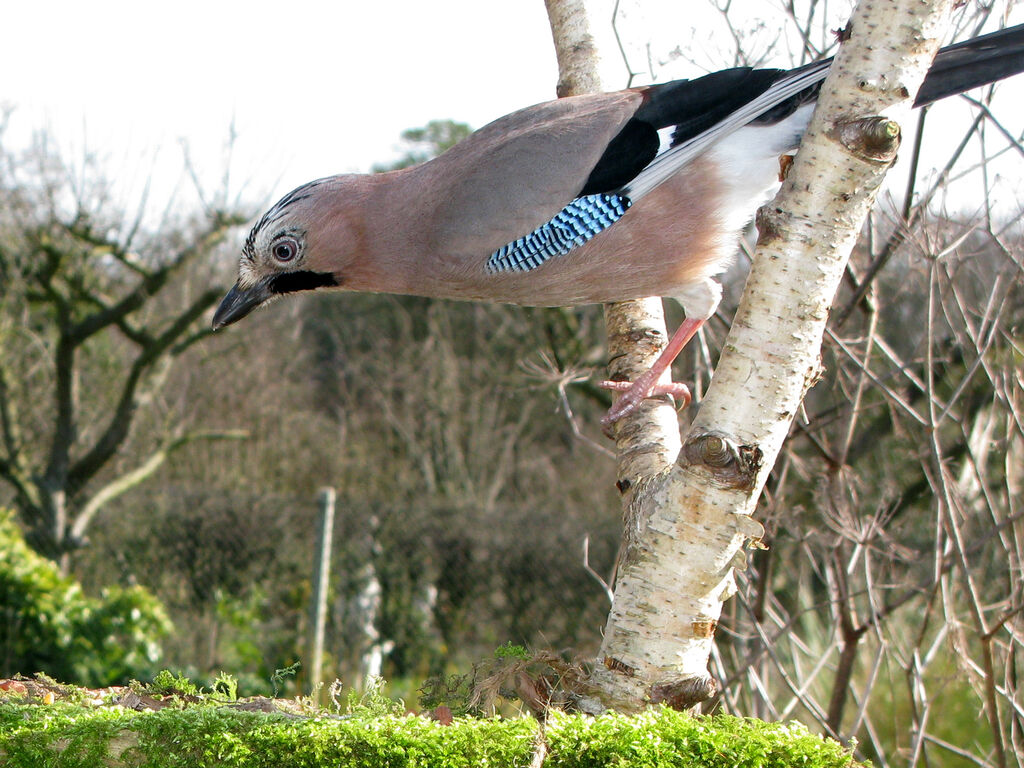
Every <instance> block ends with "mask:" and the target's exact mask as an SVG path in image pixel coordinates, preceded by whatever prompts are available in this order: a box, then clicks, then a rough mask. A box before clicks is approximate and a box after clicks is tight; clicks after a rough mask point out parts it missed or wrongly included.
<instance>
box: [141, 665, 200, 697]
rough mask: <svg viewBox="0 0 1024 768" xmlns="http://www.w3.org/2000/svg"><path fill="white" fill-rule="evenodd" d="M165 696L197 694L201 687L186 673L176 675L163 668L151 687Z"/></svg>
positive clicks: (154, 691) (151, 689)
mask: <svg viewBox="0 0 1024 768" xmlns="http://www.w3.org/2000/svg"><path fill="white" fill-rule="evenodd" d="M149 690H150V691H152V692H153V693H157V694H161V695H164V696H167V695H171V696H197V695H198V694H199V687H198V686H197V685H196V684H195V683H193V682H192V681H191V680H189V679H188V678H187V677H185V676H184V675H176V674H174V673H173V672H171V670H169V669H161V670H160V671H159V672H158V673H157V675H156V677H155V678H153V685H152V686H151V687H150V689H149Z"/></svg>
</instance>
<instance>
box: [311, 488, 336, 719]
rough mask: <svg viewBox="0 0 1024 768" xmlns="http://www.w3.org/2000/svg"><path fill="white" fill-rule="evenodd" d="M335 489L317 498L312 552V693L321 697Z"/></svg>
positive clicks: (323, 492)
mask: <svg viewBox="0 0 1024 768" xmlns="http://www.w3.org/2000/svg"><path fill="white" fill-rule="evenodd" d="M336 498H337V494H336V493H335V490H334V488H331V487H324V488H321V489H320V493H319V494H318V495H317V502H318V505H319V507H320V514H319V515H318V516H317V526H316V549H315V551H314V552H313V600H312V605H311V606H310V623H309V626H310V630H311V637H310V643H309V662H308V664H309V692H310V694H312V695H313V696H315V697H316V698H317V699H319V698H320V691H319V686H320V683H321V682H322V680H323V670H322V662H323V655H324V627H325V626H326V623H327V592H328V586H329V584H330V577H331V540H332V539H333V537H334V501H335V499H336Z"/></svg>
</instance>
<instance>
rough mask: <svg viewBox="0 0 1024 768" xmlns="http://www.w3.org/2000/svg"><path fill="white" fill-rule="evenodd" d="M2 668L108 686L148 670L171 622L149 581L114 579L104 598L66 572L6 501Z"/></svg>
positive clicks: (0, 588) (0, 523) (0, 543)
mask: <svg viewBox="0 0 1024 768" xmlns="http://www.w3.org/2000/svg"><path fill="white" fill-rule="evenodd" d="M0 611H2V614H0V653H2V656H0V675H2V676H5V677H9V676H11V675H13V674H15V673H18V672H20V673H23V674H32V673H34V672H39V671H45V672H46V673H47V674H50V675H53V676H54V677H58V678H61V679H64V680H72V681H75V682H77V683H81V684H83V685H90V686H101V685H110V684H112V683H118V682H125V681H127V680H128V679H130V678H132V677H149V676H151V675H152V674H153V672H154V670H155V668H156V664H157V662H158V660H159V658H160V653H161V650H160V641H161V639H162V638H163V637H165V636H166V635H167V634H169V632H170V631H171V624H170V622H169V621H168V619H167V617H166V615H165V614H164V611H163V608H162V606H161V605H160V603H159V601H158V600H157V599H156V598H155V597H153V595H152V594H150V592H148V591H147V590H146V589H144V588H143V587H139V586H134V587H128V588H122V587H108V588H106V589H104V590H103V591H102V592H101V594H100V596H99V597H98V598H92V597H88V596H86V595H85V594H83V592H82V588H81V586H80V585H79V584H78V583H77V582H75V581H73V580H72V579H68V578H65V577H63V576H61V575H60V573H59V571H58V569H57V567H56V565H54V563H53V562H51V561H50V560H48V559H46V558H44V557H42V556H40V555H38V554H36V553H35V552H33V551H32V550H31V549H30V548H29V547H28V545H27V544H26V543H25V540H24V538H23V537H22V535H21V532H20V530H19V529H18V527H17V525H16V524H15V523H14V520H13V515H12V514H11V513H10V512H9V511H6V510H2V509H0Z"/></svg>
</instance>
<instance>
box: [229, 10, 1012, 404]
mask: <svg viewBox="0 0 1024 768" xmlns="http://www.w3.org/2000/svg"><path fill="white" fill-rule="evenodd" d="M829 64H830V60H825V61H820V62H816V63H813V64H808V65H806V66H803V67H800V68H798V69H794V70H789V71H786V70H778V69H751V68H749V67H740V68H735V69H727V70H723V71H721V72H716V73H713V74H710V75H706V76H705V77H701V78H699V79H696V80H677V81H674V82H669V83H664V84H660V85H651V86H646V87H641V88H631V89H629V90H625V91H619V92H617V93H603V94H596V95H587V96H577V97H569V98H564V99H559V100H556V101H551V102H547V103H544V104H538V105H536V106H533V107H528V108H526V109H523V110H520V111H518V112H513V113H512V114H510V115H507V116H505V117H502V118H499V119H498V120H496V121H494V122H492V123H490V124H489V125H487V126H485V127H483V128H481V129H480V130H479V131H477V132H475V133H474V134H472V135H471V136H470V137H468V138H467V139H465V140H464V141H462V142H460V143H459V144H457V145H456V146H454V147H453V148H451V149H450V150H448V151H447V152H445V153H444V154H442V155H441V156H439V157H437V158H435V159H434V160H431V161H429V162H427V163H424V164H422V165H419V166H415V167H412V168H406V169H403V170H399V171H392V172H389V173H383V174H375V175H348V174H346V175H340V176H330V177H327V178H323V179H319V180H317V181H312V182H310V183H308V184H305V185H303V186H301V187H299V188H298V189H295V190H293V191H292V192H289V193H288V194H287V195H285V196H284V197H283V198H282V199H281V200H280V201H279V202H278V203H277V204H276V205H274V206H273V207H272V208H271V209H270V210H269V211H267V212H266V213H265V214H264V215H263V217H262V218H261V219H260V220H259V221H258V222H257V223H256V225H255V226H254V227H253V228H252V231H251V232H250V233H249V236H248V238H247V239H246V241H245V244H244V246H243V248H242V255H241V259H240V263H239V270H238V281H237V283H236V284H235V286H234V287H233V288H232V289H231V290H230V291H229V292H228V294H227V295H226V296H225V297H224V299H223V301H222V302H221V304H220V307H219V308H218V309H217V312H216V314H215V315H214V318H213V327H214V328H222V327H223V326H225V325H228V324H229V323H233V322H235V321H236V320H239V319H241V318H242V317H244V316H245V315H247V314H249V312H251V311H252V310H253V309H255V308H256V307H258V306H260V305H262V304H264V303H266V302H267V301H268V300H270V299H272V298H274V297H276V296H281V295H283V294H287V293H294V292H297V291H306V290H313V289H317V288H339V289H342V290H350V291H372V292H384V293H400V294H413V295H419V296H434V297H439V298H451V299H476V300H485V301H495V302H507V303H514V304H525V305H533V306H568V305H575V304H592V303H601V302H611V301H624V300H629V299H637V298H642V297H647V296H667V297H672V298H674V299H677V300H678V301H679V302H680V303H681V304H682V306H683V309H684V311H685V313H686V319H685V321H684V322H683V323H682V325H681V326H680V328H679V329H678V330H677V331H676V332H675V334H674V335H673V336H672V338H671V339H670V341H669V344H668V346H667V347H666V349H665V351H664V352H663V353H662V354H661V356H660V357H659V359H658V360H657V361H656V362H655V363H654V366H653V367H652V368H651V369H650V370H649V371H647V372H646V373H644V374H643V375H642V376H641V377H640V378H638V379H637V380H636V381H635V382H633V383H632V385H629V384H625V386H623V383H616V382H606V383H605V385H606V386H607V387H608V388H612V389H626V390H627V391H626V392H625V394H623V395H622V396H621V397H620V398H619V399H618V401H617V402H616V404H615V406H614V407H613V408H612V410H611V411H610V412H609V414H608V416H607V417H606V421H614V420H616V419H618V418H621V417H622V416H623V415H625V414H626V413H629V412H630V411H632V410H633V409H635V408H636V407H637V405H638V404H639V403H640V402H641V401H642V400H643V399H644V398H646V397H649V396H651V395H652V394H654V393H659V392H664V391H672V392H674V393H677V394H680V393H681V394H683V396H684V397H688V394H687V393H686V392H685V387H681V385H670V386H668V387H666V386H664V385H661V386H659V385H658V384H657V382H658V379H659V378H660V376H661V374H662V373H663V372H664V371H665V370H666V369H667V368H668V367H669V366H670V365H671V363H672V361H673V360H674V359H675V357H676V356H677V355H678V354H679V352H680V351H681V350H682V348H683V346H684V345H685V344H686V342H687V341H688V340H689V339H690V338H691V337H692V336H693V335H694V333H696V332H697V330H698V329H699V328H700V326H701V324H702V323H703V322H704V321H705V320H707V319H708V318H709V317H711V315H712V314H713V313H714V311H715V309H716V307H717V306H718V301H719V298H720V296H721V287H720V286H719V284H718V283H717V282H716V281H715V280H714V276H715V275H717V274H719V273H720V272H722V271H723V270H724V269H725V268H726V266H727V265H728V263H729V261H730V259H731V257H732V255H733V253H734V251H735V249H736V245H737V241H738V238H739V236H740V234H741V232H742V230H743V228H744V227H745V226H746V225H747V224H748V223H749V222H750V220H751V218H752V216H753V214H754V212H755V211H756V209H757V207H758V206H759V205H760V204H762V203H763V202H765V201H766V200H767V199H768V196H769V195H770V194H771V193H772V192H773V190H774V189H775V188H776V187H777V185H778V181H779V175H780V160H781V158H783V157H784V156H786V155H791V154H793V153H794V152H795V151H796V149H797V147H798V145H799V143H800V138H801V136H802V134H803V132H804V130H805V129H806V127H807V124H808V122H809V120H810V115H811V111H812V108H813V102H814V99H815V97H816V95H817V92H818V90H819V88H820V85H821V82H822V81H823V80H824V78H825V76H826V74H827V71H828V67H829ZM1022 70H1024V25H1022V26H1018V27H1013V28H1010V29H1005V30H1002V31H999V32H996V33H994V34H990V35H986V36H984V37H978V38H975V39H973V40H969V41H967V42H964V43H960V44H958V45H953V46H950V47H948V48H944V49H942V50H941V51H939V53H938V55H937V56H936V58H935V61H934V63H933V65H932V67H931V69H930V70H929V72H928V75H927V77H926V79H925V81H924V83H923V85H922V87H921V90H920V92H919V94H918V96H917V100H916V102H915V106H923V105H926V104H930V103H931V102H933V101H936V100H937V99H941V98H943V97H946V96H950V95H953V94H956V93H960V92H962V91H966V90H968V89H970V88H975V87H977V86H981V85H985V84H987V83H991V82H994V81H995V80H998V79H1000V78H1003V77H1007V76H1009V75H1012V74H1016V73H1018V72H1020V71H1022Z"/></svg>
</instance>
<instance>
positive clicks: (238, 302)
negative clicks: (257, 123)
mask: <svg viewBox="0 0 1024 768" xmlns="http://www.w3.org/2000/svg"><path fill="white" fill-rule="evenodd" d="M332 181H333V179H320V180H318V181H313V182H310V183H309V184H304V185H303V186H301V187H299V188H298V189H295V190H292V191H291V192H289V193H288V194H287V195H285V196H284V197H283V198H281V199H280V200H279V201H278V202H277V204H276V205H274V206H273V207H272V208H271V209H270V210H269V211H267V212H266V213H265V214H263V217H262V218H261V219H260V220H259V221H258V222H256V225H255V226H254V227H253V228H252V231H250V232H249V236H248V237H247V238H246V240H245V245H243V246H242V256H241V258H240V259H239V263H238V281H237V282H236V283H235V285H234V287H232V289H231V290H230V291H228V293H227V295H226V296H225V297H224V298H223V299H222V300H221V303H220V306H219V307H218V308H217V311H216V312H215V313H214V315H213V327H214V329H219V328H223V327H224V326H225V325H230V324H231V323H233V322H235V321H237V320H241V319H242V318H243V317H245V316H246V315H248V314H249V313H250V312H252V311H253V310H254V309H256V308H257V307H259V306H262V305H263V304H266V303H267V302H268V301H270V300H271V299H274V298H276V297H278V296H282V295H284V294H286V293H294V292H296V291H308V290H313V289H315V288H325V287H337V286H339V285H340V284H341V280H340V277H339V275H338V273H337V267H338V264H337V263H335V264H334V265H333V267H332V268H328V266H327V264H326V262H327V254H326V250H327V249H325V248H323V247H321V248H318V247H317V237H316V233H320V235H321V237H322V235H323V234H324V232H325V231H326V230H329V229H332V227H330V226H327V224H328V222H325V221H323V211H324V208H325V206H323V205H322V201H321V200H320V198H321V197H322V196H324V195H325V194H327V193H328V192H329V187H330V186H332V184H331V182H332ZM334 228H336V225H335V227H334Z"/></svg>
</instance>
